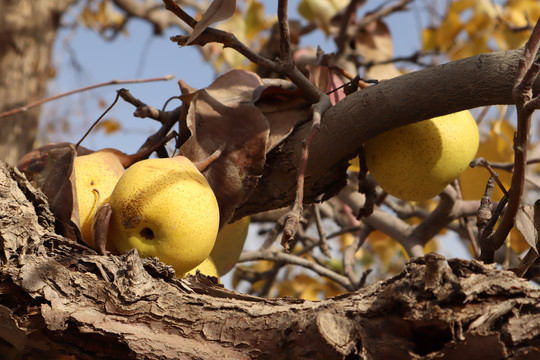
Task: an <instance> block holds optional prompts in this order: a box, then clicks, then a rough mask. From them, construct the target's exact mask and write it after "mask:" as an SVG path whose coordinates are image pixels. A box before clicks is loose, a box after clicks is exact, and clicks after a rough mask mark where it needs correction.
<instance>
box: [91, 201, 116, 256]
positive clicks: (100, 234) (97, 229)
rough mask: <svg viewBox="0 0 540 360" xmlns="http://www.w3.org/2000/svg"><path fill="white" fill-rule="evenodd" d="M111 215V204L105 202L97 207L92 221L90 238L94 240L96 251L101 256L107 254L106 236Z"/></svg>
mask: <svg viewBox="0 0 540 360" xmlns="http://www.w3.org/2000/svg"><path fill="white" fill-rule="evenodd" d="M111 215H112V207H111V204H109V203H108V202H106V203H103V204H101V205H100V206H99V208H98V209H97V211H96V214H95V215H94V218H93V219H92V238H93V239H94V244H95V247H96V250H97V251H98V252H99V253H100V254H102V255H105V254H106V253H107V251H106V249H107V234H108V232H109V222H110V220H111Z"/></svg>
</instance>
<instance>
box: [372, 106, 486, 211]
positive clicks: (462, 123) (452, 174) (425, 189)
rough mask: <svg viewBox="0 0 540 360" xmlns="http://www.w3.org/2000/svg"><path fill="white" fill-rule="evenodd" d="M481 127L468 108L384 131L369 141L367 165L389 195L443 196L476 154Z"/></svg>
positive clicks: (409, 198) (418, 197)
mask: <svg viewBox="0 0 540 360" xmlns="http://www.w3.org/2000/svg"><path fill="white" fill-rule="evenodd" d="M478 144H479V134H478V126H477V125H476V122H475V120H474V118H473V116H472V115H471V113H470V112H469V111H461V112H458V113H454V114H449V115H445V116H440V117H436V118H433V119H429V120H425V121H420V122H417V123H414V124H410V125H407V126H402V127H399V128H396V129H392V130H390V131H387V132H385V133H382V134H380V135H378V136H376V137H374V138H372V139H370V140H368V141H367V142H366V143H365V144H364V150H365V155H366V163H367V166H368V169H369V171H370V173H371V175H372V176H373V178H374V179H375V180H376V181H377V183H378V184H379V185H380V186H381V187H382V188H383V189H384V190H385V191H387V192H388V193H389V194H391V195H394V196H395V197H398V198H401V199H404V200H413V201H423V200H428V199H431V198H432V197H434V196H436V195H438V194H439V193H440V192H441V191H442V190H443V189H444V188H445V187H446V186H447V185H448V184H450V183H451V182H452V181H453V180H454V179H456V178H457V177H458V176H459V175H460V174H461V173H462V172H463V171H464V170H465V169H466V168H467V166H468V165H469V163H470V162H471V161H472V160H473V159H474V156H475V155H476V151H477V150H478Z"/></svg>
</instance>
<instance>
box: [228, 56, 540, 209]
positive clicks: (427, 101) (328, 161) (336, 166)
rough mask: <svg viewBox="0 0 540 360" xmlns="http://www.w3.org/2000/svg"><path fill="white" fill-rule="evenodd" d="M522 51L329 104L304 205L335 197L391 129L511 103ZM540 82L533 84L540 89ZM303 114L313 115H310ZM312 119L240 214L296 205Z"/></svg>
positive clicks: (272, 160)
mask: <svg viewBox="0 0 540 360" xmlns="http://www.w3.org/2000/svg"><path fill="white" fill-rule="evenodd" d="M521 54H522V50H511V51H502V52H494V53H490V54H483V55H479V56H474V57H470V58H466V59H463V60H459V61H455V62H451V63H448V64H443V65H439V66H434V67H430V68H427V69H423V70H420V71H417V72H414V73H410V74H407V75H403V76H400V77H397V78H393V79H390V80H386V81H382V82H380V83H379V84H377V85H374V86H370V87H368V88H366V89H363V90H361V91H358V92H356V93H354V94H352V95H350V96H348V97H347V98H346V99H344V100H343V101H341V102H339V103H337V104H336V105H335V106H333V107H332V108H331V109H329V110H328V111H327V112H326V113H325V114H324V116H323V118H322V121H321V131H320V132H319V134H318V136H316V137H315V138H314V139H313V143H312V144H311V147H310V160H309V161H308V165H307V169H306V178H305V189H304V203H311V202H315V201H317V199H319V198H320V196H321V194H324V195H325V197H329V196H331V195H334V194H335V193H337V192H338V191H339V189H341V188H342V187H343V186H344V185H345V183H346V169H347V166H348V163H347V160H348V159H351V158H352V157H354V156H355V155H356V153H357V149H358V147H359V146H360V145H361V144H362V143H363V142H365V141H366V140H368V139H369V138H371V137H373V136H375V135H378V134H380V133H382V132H384V131H387V130H390V129H392V128H395V127H398V126H403V125H407V124H411V123H413V122H417V121H421V120H425V119H429V118H432V117H435V116H440V115H444V114H448V113H452V112H457V111H460V110H464V109H472V108H475V107H480V106H486V105H492V104H513V103H514V99H513V97H512V88H513V84H514V80H515V74H516V69H517V64H518V59H519V57H520V55H521ZM539 89H540V82H539V81H536V82H535V83H534V84H533V93H535V94H536V93H538V90H539ZM306 119H309V114H307V113H306ZM310 131H311V124H309V123H308V124H305V125H302V126H301V127H299V128H298V129H297V130H296V131H295V132H294V133H293V134H292V135H291V136H290V137H289V138H288V139H287V140H286V141H285V142H284V143H283V144H281V145H280V146H278V147H276V149H274V150H273V151H272V152H271V153H270V154H269V155H268V156H267V166H266V167H265V172H264V174H263V177H262V178H261V179H260V181H259V184H258V186H257V188H256V189H255V191H254V192H253V194H252V195H251V197H250V198H249V199H248V200H247V201H246V202H245V203H244V204H243V205H242V206H241V207H240V208H239V209H238V210H237V211H236V213H235V218H240V217H242V216H244V215H247V214H250V213H255V212H259V211H265V210H270V209H276V208H280V207H283V206H287V205H289V204H292V203H293V201H294V195H295V190H296V178H295V174H296V169H297V168H298V163H299V159H295V158H293V157H291V154H299V153H301V146H302V141H303V140H304V139H305V138H306V136H307V135H308V134H309V132H310Z"/></svg>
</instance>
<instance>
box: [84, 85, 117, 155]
mask: <svg viewBox="0 0 540 360" xmlns="http://www.w3.org/2000/svg"><path fill="white" fill-rule="evenodd" d="M122 91H127V90H126V89H120V90H118V91H117V92H116V97H115V98H114V101H113V102H112V104H111V105H110V106H109V107H108V108H107V109H106V110H105V111H104V112H103V114H101V116H100V117H98V118H97V120H96V121H94V123H93V124H92V126H90V128H89V129H88V130H86V132H85V133H84V135H83V136H82V137H81V139H80V140H79V141H78V142H77V144H75V150H77V149H78V148H79V145H81V143H82V142H83V140H84V139H85V138H86V137H87V136H88V134H90V132H91V131H92V129H93V128H94V127H96V125H97V124H98V123H99V122H100V120H101V119H103V117H104V116H105V115H106V114H107V113H108V112H109V111H110V110H111V109H112V108H113V107H114V105H115V104H116V102H117V101H118V98H119V97H120V93H121V92H122Z"/></svg>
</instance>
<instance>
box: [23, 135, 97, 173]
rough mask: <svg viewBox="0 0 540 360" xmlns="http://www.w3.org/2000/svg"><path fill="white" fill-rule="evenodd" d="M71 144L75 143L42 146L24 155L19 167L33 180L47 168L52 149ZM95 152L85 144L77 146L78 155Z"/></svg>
mask: <svg viewBox="0 0 540 360" xmlns="http://www.w3.org/2000/svg"><path fill="white" fill-rule="evenodd" d="M70 146H74V145H73V144H71V143H68V142H59V143H52V144H46V145H43V146H40V147H38V148H36V149H33V150H32V151H30V152H29V153H27V154H26V155H24V156H23V157H22V158H21V159H20V160H19V162H18V163H17V168H18V169H19V170H20V171H22V172H23V173H25V175H26V176H27V177H28V178H30V180H31V179H32V178H33V177H34V176H35V175H37V174H38V173H40V172H42V171H43V169H45V167H46V166H47V160H48V158H49V153H50V152H51V150H53V149H62V148H66V149H67V148H69V147H70ZM93 152H94V151H93V150H90V149H87V148H85V147H83V146H79V147H78V148H77V155H79V156H80V155H87V154H91V153H93Z"/></svg>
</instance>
